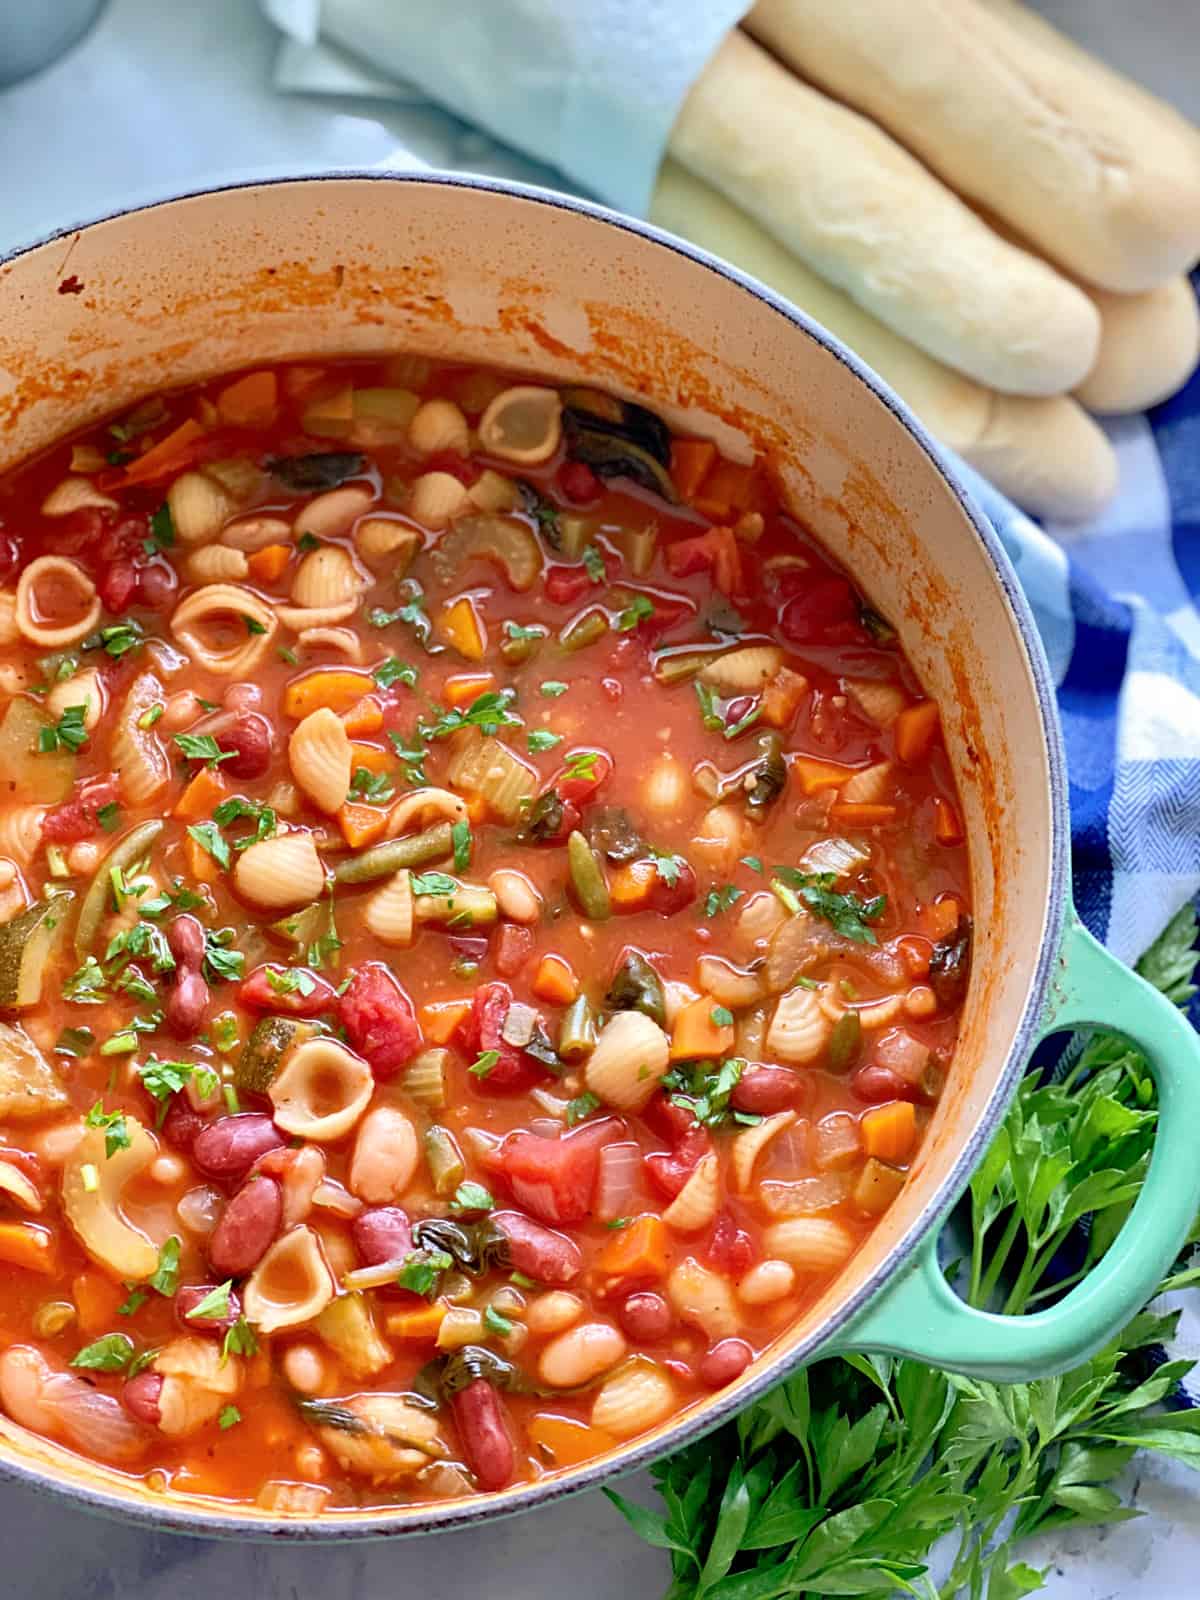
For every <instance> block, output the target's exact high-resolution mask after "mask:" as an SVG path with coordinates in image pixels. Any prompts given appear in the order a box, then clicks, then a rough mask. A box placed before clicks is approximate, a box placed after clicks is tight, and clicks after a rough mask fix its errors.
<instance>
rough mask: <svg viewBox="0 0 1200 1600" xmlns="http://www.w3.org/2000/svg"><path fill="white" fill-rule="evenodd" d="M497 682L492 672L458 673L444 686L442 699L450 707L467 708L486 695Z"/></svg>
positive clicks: (447, 680) (448, 679)
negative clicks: (472, 702)
mask: <svg viewBox="0 0 1200 1600" xmlns="http://www.w3.org/2000/svg"><path fill="white" fill-rule="evenodd" d="M495 681H496V675H495V673H492V672H458V673H455V675H454V677H453V678H447V679H446V681H445V683H444V684H443V685H442V699H443V700H444V701H445V702H446V704H447V705H448V706H467V705H470V703H471V701H472V700H475V699H477V698H478V696H479V695H481V694H486V693H487V691H488V690H489V689H490V688H491V687H492V685H493V684H494V683H495Z"/></svg>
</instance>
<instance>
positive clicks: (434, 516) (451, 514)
mask: <svg viewBox="0 0 1200 1600" xmlns="http://www.w3.org/2000/svg"><path fill="white" fill-rule="evenodd" d="M470 503H471V502H470V500H469V499H468V497H467V491H466V488H465V486H464V485H463V484H462V483H460V482H459V480H458V479H457V478H456V477H454V476H453V474H451V473H449V472H423V473H422V474H421V476H420V477H419V478H415V479H414V480H413V484H412V489H411V490H410V493H409V498H408V514H409V516H410V517H412V519H413V521H414V522H419V523H420V524H421V526H422V527H423V528H428V529H429V530H430V531H431V532H433V533H440V532H441V530H442V529H443V528H445V527H448V526H449V524H450V523H451V522H452V521H453V520H454V518H455V517H456V516H458V515H459V513H460V512H462V511H465V510H466V508H467V507H468V506H469V505H470Z"/></svg>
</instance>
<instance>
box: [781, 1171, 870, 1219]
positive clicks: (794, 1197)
mask: <svg viewBox="0 0 1200 1600" xmlns="http://www.w3.org/2000/svg"><path fill="white" fill-rule="evenodd" d="M850 1182H851V1179H850V1174H849V1173H847V1172H823V1173H822V1174H821V1176H820V1177H818V1178H800V1179H799V1180H798V1181H797V1182H796V1183H773V1182H771V1180H770V1179H766V1180H764V1182H763V1183H762V1184H760V1186H759V1194H760V1196H761V1198H762V1203H763V1205H764V1206H765V1207H766V1209H767V1210H768V1211H769V1212H770V1213H771V1215H772V1216H773V1217H803V1216H808V1215H809V1214H810V1213H811V1212H814V1211H829V1210H831V1209H832V1207H834V1206H836V1205H840V1203H841V1202H842V1201H843V1200H844V1199H845V1198H846V1196H847V1195H848V1194H849V1193H850Z"/></svg>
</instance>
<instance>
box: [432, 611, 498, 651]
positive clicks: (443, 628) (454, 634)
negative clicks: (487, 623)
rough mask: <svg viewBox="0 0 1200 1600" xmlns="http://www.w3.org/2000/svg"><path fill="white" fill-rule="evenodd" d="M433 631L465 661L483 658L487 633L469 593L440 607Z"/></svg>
mask: <svg viewBox="0 0 1200 1600" xmlns="http://www.w3.org/2000/svg"><path fill="white" fill-rule="evenodd" d="M434 632H435V633H436V634H437V636H438V638H439V639H440V640H441V641H442V643H443V644H448V645H449V646H450V648H451V649H452V650H457V651H458V653H459V655H460V656H463V657H464V658H465V659H466V660H467V661H482V660H483V656H484V652H485V650H486V649H487V634H486V633H485V632H484V627H483V623H482V622H481V620H480V617H479V613H478V612H477V611H476V610H475V604H474V602H473V601H472V599H471V597H470V596H469V595H463V597H462V599H461V600H456V601H455V602H454V604H453V605H452V606H445V607H444V608H443V609H442V611H441V612H440V613H439V615H438V619H437V623H436V626H435V628H434Z"/></svg>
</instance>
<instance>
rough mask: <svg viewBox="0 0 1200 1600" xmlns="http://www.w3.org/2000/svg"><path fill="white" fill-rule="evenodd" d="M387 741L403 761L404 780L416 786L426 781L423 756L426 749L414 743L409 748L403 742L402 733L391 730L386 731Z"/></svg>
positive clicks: (426, 752) (424, 756) (425, 753)
mask: <svg viewBox="0 0 1200 1600" xmlns="http://www.w3.org/2000/svg"><path fill="white" fill-rule="evenodd" d="M417 737H418V738H419V737H420V735H419V734H418V735H417ZM388 741H389V743H390V744H391V747H392V749H393V750H394V751H395V752H396V754H397V756H399V758H400V760H401V761H403V762H404V781H405V782H406V783H411V784H415V785H418V786H419V785H421V784H424V783H426V782H427V781H428V780H427V779H426V777H425V758H426V757H427V756H428V754H429V752H428V750H424V749H422V748H421V747H420V746H419V745H414V746H413V747H412V748H411V749H410V748H409V746H408V745H406V744H405V742H404V735H403V734H402V733H394V732H392V731H391V730H389V732H388Z"/></svg>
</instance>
